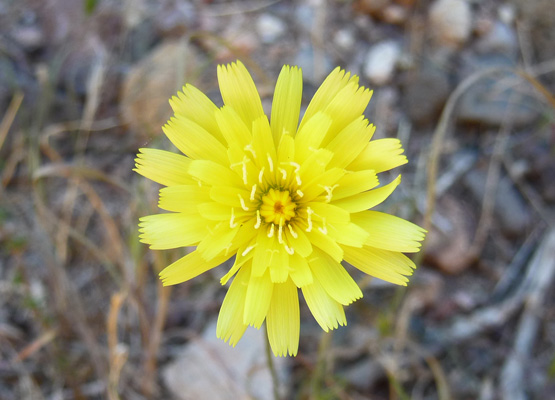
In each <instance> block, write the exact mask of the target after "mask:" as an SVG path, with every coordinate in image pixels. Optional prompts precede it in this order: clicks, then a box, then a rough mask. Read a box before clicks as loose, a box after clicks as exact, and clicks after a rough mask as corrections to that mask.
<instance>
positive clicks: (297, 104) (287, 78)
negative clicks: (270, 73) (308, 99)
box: [271, 65, 303, 145]
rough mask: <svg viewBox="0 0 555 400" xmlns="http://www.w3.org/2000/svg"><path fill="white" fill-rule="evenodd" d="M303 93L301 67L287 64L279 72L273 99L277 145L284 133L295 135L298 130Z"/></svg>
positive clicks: (273, 123)
mask: <svg viewBox="0 0 555 400" xmlns="http://www.w3.org/2000/svg"><path fill="white" fill-rule="evenodd" d="M302 94H303V76H302V72H301V70H300V68H298V67H289V66H288V65H285V66H284V67H283V68H282V69H281V73H280V74H279V77H278V80H277V83H276V89H275V91H274V99H273V101H272V116H271V123H272V135H273V138H274V143H275V144H276V145H277V144H278V143H279V142H280V139H281V136H282V135H283V134H289V135H291V136H294V135H295V133H296V132H297V125H298V124H299V113H300V110H301V99H302Z"/></svg>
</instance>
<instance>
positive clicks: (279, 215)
mask: <svg viewBox="0 0 555 400" xmlns="http://www.w3.org/2000/svg"><path fill="white" fill-rule="evenodd" d="M296 207H297V205H296V204H295V203H294V202H293V201H292V200H291V196H290V195H289V192H288V191H287V190H285V191H280V190H275V189H270V190H269V192H268V193H266V195H265V196H263V197H262V206H261V207H260V216H261V217H262V218H264V221H266V223H273V224H277V225H283V224H284V223H286V222H287V221H289V220H290V219H291V218H293V217H294V216H295V208H296Z"/></svg>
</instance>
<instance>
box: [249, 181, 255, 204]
mask: <svg viewBox="0 0 555 400" xmlns="http://www.w3.org/2000/svg"><path fill="white" fill-rule="evenodd" d="M255 194H256V183H255V184H254V185H252V189H251V197H250V200H251V201H254V195H255Z"/></svg>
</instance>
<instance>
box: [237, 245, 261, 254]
mask: <svg viewBox="0 0 555 400" xmlns="http://www.w3.org/2000/svg"><path fill="white" fill-rule="evenodd" d="M257 244H258V243H257ZM255 247H256V244H255V245H254V246H249V247H247V248H246V249H245V250H244V251H243V252H242V253H241V255H242V256H243V257H245V256H246V255H247V254H249V253H250V252H251V250H252V249H254V248H255Z"/></svg>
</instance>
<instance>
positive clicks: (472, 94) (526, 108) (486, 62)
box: [457, 54, 542, 127]
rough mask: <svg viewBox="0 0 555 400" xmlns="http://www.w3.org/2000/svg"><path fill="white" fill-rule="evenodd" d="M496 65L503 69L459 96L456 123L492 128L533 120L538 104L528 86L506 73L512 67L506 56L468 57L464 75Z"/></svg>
mask: <svg viewBox="0 0 555 400" xmlns="http://www.w3.org/2000/svg"><path fill="white" fill-rule="evenodd" d="M496 67H497V68H499V69H506V71H500V72H499V73H498V74H497V75H492V74H490V75H488V76H486V77H484V78H482V79H480V80H479V82H477V83H475V84H474V85H472V86H471V87H470V88H469V89H468V90H467V91H466V92H465V93H464V94H463V95H462V96H461V100H460V101H459V105H458V114H457V118H458V120H459V122H463V123H472V124H480V125H487V126H492V127H497V126H500V125H501V124H503V123H508V124H509V126H513V127H514V126H516V127H521V126H525V125H529V124H531V123H533V122H534V121H536V120H537V118H538V117H539V115H540V110H541V109H542V106H541V104H540V103H539V101H538V99H537V97H536V95H535V94H534V92H533V91H532V88H530V85H529V84H528V83H527V82H525V81H524V80H523V79H522V78H520V77H518V76H517V75H515V74H513V73H510V72H509V70H510V69H512V68H515V67H514V64H513V61H512V60H511V58H510V57H509V56H506V55H501V54H483V55H478V56H475V57H471V58H469V59H468V60H467V65H466V66H465V67H463V68H464V69H466V70H467V71H466V72H465V75H470V74H471V73H475V72H477V71H484V70H486V69H492V68H496Z"/></svg>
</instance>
